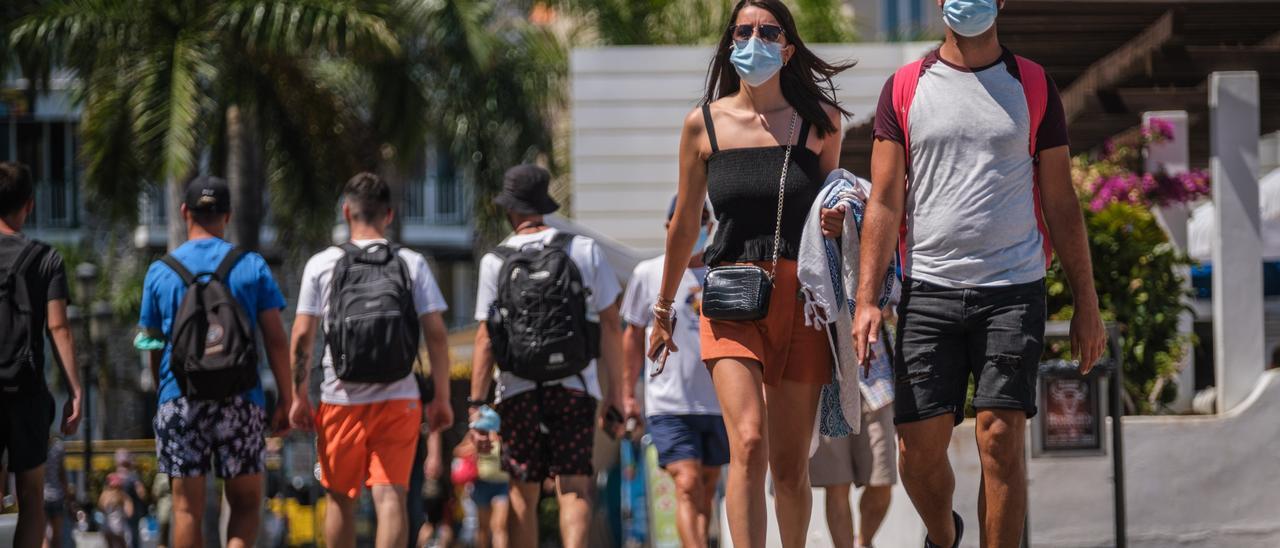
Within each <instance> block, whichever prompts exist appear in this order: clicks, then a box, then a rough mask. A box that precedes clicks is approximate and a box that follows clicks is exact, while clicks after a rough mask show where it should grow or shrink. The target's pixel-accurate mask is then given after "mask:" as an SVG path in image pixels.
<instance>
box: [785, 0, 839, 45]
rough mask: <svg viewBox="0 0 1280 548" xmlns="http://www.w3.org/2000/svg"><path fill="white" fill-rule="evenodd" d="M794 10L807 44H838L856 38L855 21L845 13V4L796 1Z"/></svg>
mask: <svg viewBox="0 0 1280 548" xmlns="http://www.w3.org/2000/svg"><path fill="white" fill-rule="evenodd" d="M793 9H794V10H795V16H796V26H797V27H799V28H800V35H801V36H802V37H803V38H804V41H805V42H808V43H811V44H818V43H838V42H850V41H852V40H853V38H854V33H853V19H852V18H851V17H849V16H848V15H847V14H846V13H845V11H844V3H843V2H838V1H834V2H833V1H831V0H795V2H794V7H793Z"/></svg>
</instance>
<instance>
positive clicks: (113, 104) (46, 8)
mask: <svg viewBox="0 0 1280 548" xmlns="http://www.w3.org/2000/svg"><path fill="white" fill-rule="evenodd" d="M392 8H393V6H392V5H391V4H390V3H388V2H384V1H357V0H180V1H172V0H49V1H46V2H32V3H28V4H26V5H25V6H24V8H23V11H22V12H21V17H20V18H18V19H16V21H17V22H16V23H15V24H14V25H12V26H11V27H7V28H6V29H5V30H6V31H7V36H6V38H7V39H6V40H5V43H6V44H7V45H10V46H12V48H13V50H14V51H15V52H17V55H18V57H19V59H20V60H21V61H22V64H23V71H24V72H26V73H31V74H46V75H47V74H48V72H49V71H51V70H52V68H54V67H63V68H67V69H70V70H72V71H73V72H74V73H75V75H76V76H78V77H79V81H80V82H81V84H82V92H81V93H80V99H81V102H82V105H83V107H84V114H83V120H82V122H83V123H82V124H81V133H82V135H81V136H82V139H83V146H82V149H81V156H82V158H81V160H82V162H83V163H84V165H85V172H84V181H85V183H86V188H87V190H88V193H89V200H90V201H92V202H93V203H95V204H101V210H100V211H101V212H102V213H104V214H106V215H108V216H110V217H111V218H112V219H115V220H122V221H126V222H132V221H133V220H134V218H135V217H136V213H137V211H136V209H137V202H138V201H137V196H138V193H139V192H140V191H141V190H143V189H145V188H147V187H148V186H151V185H155V184H156V183H158V182H161V181H166V182H171V184H181V182H182V181H184V180H185V179H186V178H187V177H190V176H192V175H194V174H196V173H197V172H198V171H199V170H200V165H199V161H198V160H199V156H200V154H201V153H202V152H203V151H205V150H225V148H226V147H223V146H220V144H221V143H220V142H221V141H222V140H224V139H225V134H224V133H223V132H222V131H221V130H223V129H224V128H225V125H224V121H223V120H224V117H225V112H226V109H227V108H228V107H230V106H231V105H235V104H238V105H241V106H243V107H246V108H247V109H249V110H250V111H252V112H254V113H256V116H257V121H258V124H257V127H258V129H259V131H260V132H261V133H262V139H261V140H262V146H263V147H264V149H265V150H264V152H265V153H266V154H265V157H266V158H268V166H267V178H268V183H269V184H270V185H271V187H272V188H273V189H274V190H276V191H278V192H279V194H278V195H277V196H276V198H277V199H276V200H275V203H274V204H273V206H274V207H273V211H274V212H275V213H276V214H277V215H278V216H282V217H284V218H287V219H289V221H290V222H286V223H278V225H279V228H280V229H281V231H282V234H281V238H282V240H284V241H286V242H287V241H290V240H292V239H293V238H294V237H303V238H304V239H311V240H315V239H323V236H324V235H325V232H326V231H327V229H328V225H329V222H330V221H331V219H332V214H333V203H334V200H335V198H336V187H337V184H338V183H337V182H335V181H341V180H344V179H345V176H346V175H347V174H349V173H351V172H352V171H354V169H355V168H356V167H358V166H360V165H362V164H361V161H362V160H363V161H365V162H367V161H368V158H369V157H370V154H369V151H371V150H372V149H373V147H372V146H371V145H369V144H368V143H367V142H364V141H363V139H364V137H365V135H364V134H362V133H361V132H360V131H359V123H358V119H357V118H356V117H355V114H356V112H355V109H352V108H350V107H349V106H347V105H345V104H344V103H342V101H341V100H340V99H339V98H337V97H336V96H335V95H334V94H333V93H332V92H331V91H330V90H328V89H326V88H325V87H324V86H323V85H321V84H320V83H319V82H318V81H317V80H316V78H315V77H314V75H313V74H312V70H313V68H314V65H315V63H316V61H317V59H320V58H324V57H327V56H349V57H351V58H354V59H377V58H381V57H387V56H391V57H394V56H396V55H399V54H400V51H399V44H398V42H397V37H396V36H395V35H394V34H393V33H392V32H391V30H390V23H389V21H388V15H389V13H391V12H390V10H391V9H392ZM37 81H38V82H39V81H40V79H37ZM214 160H215V161H214V162H213V163H214V165H215V166H217V165H218V164H217V159H216V158H215V159H214ZM220 170H221V168H220V167H213V168H212V171H214V172H219V171H220Z"/></svg>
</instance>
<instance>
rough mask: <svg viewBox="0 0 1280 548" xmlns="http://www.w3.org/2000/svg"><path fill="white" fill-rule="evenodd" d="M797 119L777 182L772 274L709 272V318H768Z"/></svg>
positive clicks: (742, 268)
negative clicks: (780, 175) (776, 211)
mask: <svg viewBox="0 0 1280 548" xmlns="http://www.w3.org/2000/svg"><path fill="white" fill-rule="evenodd" d="M796 116H797V115H796V113H795V112H792V113H791V129H789V130H788V131H787V152H786V154H785V155H784V156H783V160H782V177H781V179H779V180H778V215H777V218H776V226H775V227H774V233H773V260H772V261H771V262H770V265H769V271H768V272H766V271H765V270H764V269H763V268H760V267H758V266H755V265H729V266H718V267H715V268H712V269H711V270H710V271H708V272H707V282H706V287H705V288H704V289H703V293H702V314H703V315H704V316H706V317H707V318H709V319H712V320H724V321H753V320H759V319H762V318H764V317H765V316H767V315H769V296H770V295H771V294H772V292H773V278H774V276H775V275H776V274H777V272H778V248H779V247H780V246H781V245H782V204H783V199H784V197H785V196H786V191H787V168H788V167H790V165H791V146H792V143H791V141H792V139H794V138H795V130H796Z"/></svg>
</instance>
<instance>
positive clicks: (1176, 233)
mask: <svg viewBox="0 0 1280 548" xmlns="http://www.w3.org/2000/svg"><path fill="white" fill-rule="evenodd" d="M1153 120H1160V121H1162V122H1164V123H1166V124H1169V126H1170V127H1171V128H1172V129H1173V138H1172V139H1170V140H1168V141H1164V142H1161V143H1152V144H1151V145H1150V146H1148V147H1147V156H1146V160H1145V162H1146V165H1145V169H1146V170H1147V172H1149V173H1158V172H1161V171H1163V172H1165V173H1168V174H1170V175H1176V174H1179V173H1185V172H1186V171H1187V170H1189V169H1190V164H1191V146H1190V143H1191V139H1190V132H1189V130H1188V129H1187V111H1185V110H1160V111H1152V112H1144V113H1142V124H1143V125H1144V126H1147V127H1151V125H1152V121H1153ZM1154 212H1155V214H1156V219H1157V220H1158V221H1160V225H1161V226H1163V227H1164V230H1165V233H1166V234H1168V235H1169V241H1171V242H1173V244H1174V245H1175V246H1177V247H1178V249H1179V250H1181V251H1182V252H1184V253H1185V252H1186V251H1187V221H1188V220H1189V219H1190V218H1191V204H1173V205H1169V206H1164V207H1157V208H1155V211H1154ZM1178 273H1179V274H1180V275H1182V278H1183V287H1184V288H1185V289H1186V290H1187V291H1190V290H1191V269H1190V268H1185V267H1184V268H1180V269H1179V272H1178ZM1193 321H1194V320H1193V318H1192V315H1191V312H1190V311H1185V312H1183V313H1182V314H1179V315H1178V334H1180V335H1183V336H1188V340H1190V338H1189V335H1190V334H1191V330H1192V324H1193ZM1174 382H1175V383H1176V384H1177V385H1178V395H1177V396H1176V397H1175V398H1174V400H1173V402H1171V403H1170V404H1169V408H1170V409H1172V410H1173V411H1175V412H1179V413H1183V412H1188V411H1190V410H1191V399H1192V398H1193V397H1195V388H1196V369H1195V349H1194V348H1193V347H1192V345H1191V343H1190V342H1187V343H1185V344H1183V348H1182V363H1181V364H1179V366H1178V376H1177V377H1176V378H1175V379H1174Z"/></svg>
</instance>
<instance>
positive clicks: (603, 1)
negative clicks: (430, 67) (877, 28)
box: [550, 0, 854, 45]
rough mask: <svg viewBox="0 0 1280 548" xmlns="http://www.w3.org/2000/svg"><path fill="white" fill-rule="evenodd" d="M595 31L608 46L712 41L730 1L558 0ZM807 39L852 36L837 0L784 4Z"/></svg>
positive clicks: (848, 20)
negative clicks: (789, 9)
mask: <svg viewBox="0 0 1280 548" xmlns="http://www.w3.org/2000/svg"><path fill="white" fill-rule="evenodd" d="M550 3H551V4H552V5H555V6H559V7H563V8H566V9H568V10H569V12H570V13H572V14H575V15H577V16H579V17H582V18H583V19H584V20H585V22H586V23H587V24H588V25H589V26H590V27H591V28H592V29H594V31H595V33H596V36H595V41H597V42H599V43H603V44H612V45H654V44H713V43H715V42H716V41H717V40H719V39H720V37H721V36H722V33H724V32H725V28H726V26H727V25H728V17H729V13H731V12H732V11H733V6H734V5H735V4H736V3H737V2H735V1H732V0H558V1H553V2H550ZM788 7H790V8H791V11H792V14H793V15H795V18H796V26H797V27H799V30H800V35H801V36H802V37H803V38H804V40H805V42H808V43H820V42H848V41H851V40H853V37H854V33H853V19H852V18H851V17H849V16H848V15H847V14H846V13H845V12H844V9H843V3H842V2H840V0H796V1H794V2H789V3H788Z"/></svg>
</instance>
